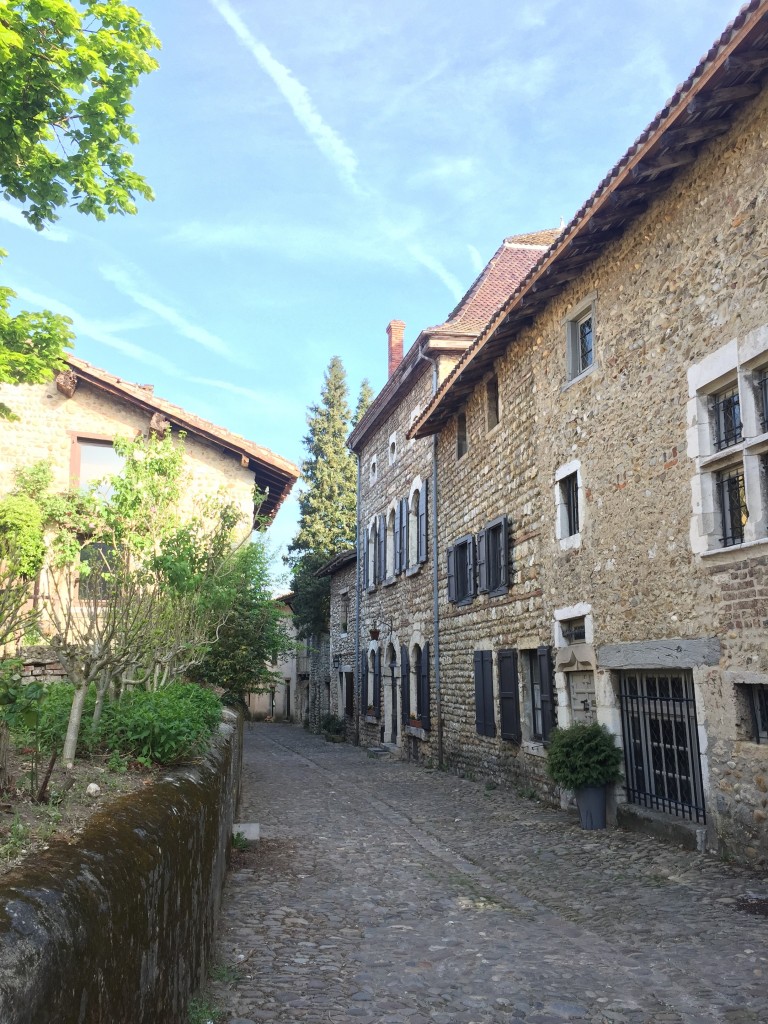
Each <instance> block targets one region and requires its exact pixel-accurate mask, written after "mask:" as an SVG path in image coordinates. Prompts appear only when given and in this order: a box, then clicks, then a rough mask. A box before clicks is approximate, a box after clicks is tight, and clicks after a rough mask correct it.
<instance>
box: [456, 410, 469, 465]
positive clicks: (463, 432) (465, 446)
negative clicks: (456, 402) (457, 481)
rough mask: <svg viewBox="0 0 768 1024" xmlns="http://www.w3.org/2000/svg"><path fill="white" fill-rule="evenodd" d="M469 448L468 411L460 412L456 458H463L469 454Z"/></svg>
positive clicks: (457, 423)
mask: <svg viewBox="0 0 768 1024" xmlns="http://www.w3.org/2000/svg"><path fill="white" fill-rule="evenodd" d="M468 450H469V443H468V441H467V414H466V412H460V413H459V414H458V416H457V417H456V458H457V459H461V458H462V457H463V456H464V455H466V454H467V451H468Z"/></svg>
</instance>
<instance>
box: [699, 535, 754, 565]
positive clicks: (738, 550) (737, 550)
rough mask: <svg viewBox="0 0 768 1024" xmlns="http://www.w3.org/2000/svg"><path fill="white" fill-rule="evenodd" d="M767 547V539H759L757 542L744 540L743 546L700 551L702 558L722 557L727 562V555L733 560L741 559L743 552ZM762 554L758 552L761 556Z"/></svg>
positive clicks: (735, 545) (731, 545)
mask: <svg viewBox="0 0 768 1024" xmlns="http://www.w3.org/2000/svg"><path fill="white" fill-rule="evenodd" d="M766 546H768V537H759V538H758V539H757V540H745V541H744V543H743V544H730V545H729V546H728V547H727V548H710V549H709V551H702V552H701V557H702V558H717V557H718V556H719V557H722V558H723V560H724V561H727V560H728V555H731V556H734V560H736V559H738V558H740V557H743V556H744V554H745V552H746V553H751V552H752V551H753V550H754V549H755V548H758V549H759V548H764V547H766ZM762 553H763V552H760V554H762Z"/></svg>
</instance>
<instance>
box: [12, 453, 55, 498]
mask: <svg viewBox="0 0 768 1024" xmlns="http://www.w3.org/2000/svg"><path fill="white" fill-rule="evenodd" d="M13 476H14V481H15V482H14V488H13V493H14V494H25V495H26V496H27V497H28V498H32V499H33V500H34V501H38V502H39V501H41V500H42V499H43V497H44V495H46V494H47V493H48V489H49V488H50V486H51V483H52V482H53V470H52V469H51V464H50V462H48V461H47V460H45V459H42V460H41V461H39V462H33V463H31V464H30V465H29V466H17V467H16V470H15V471H14V474H13Z"/></svg>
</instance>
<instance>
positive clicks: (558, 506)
mask: <svg viewBox="0 0 768 1024" xmlns="http://www.w3.org/2000/svg"><path fill="white" fill-rule="evenodd" d="M574 473H575V474H576V496H577V501H578V514H579V531H578V533H571V534H569V533H568V507H567V505H566V503H565V501H564V500H563V488H562V482H563V480H565V479H566V477H569V476H573V474H574ZM585 506H586V502H585V500H584V485H583V482H582V479H581V462H580V460H579V459H574V460H573V461H572V462H566V463H565V464H564V465H562V466H558V468H557V469H556V470H555V539H556V540H557V542H558V543H559V545H560V547H561V548H562V549H563V551H568V550H570V549H572V548H579V547H581V538H582V533H583V532H584V519H585V513H586V507H585Z"/></svg>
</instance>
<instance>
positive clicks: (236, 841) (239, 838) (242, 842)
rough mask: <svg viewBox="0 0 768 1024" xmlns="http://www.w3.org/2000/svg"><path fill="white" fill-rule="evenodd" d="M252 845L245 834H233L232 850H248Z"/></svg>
mask: <svg viewBox="0 0 768 1024" xmlns="http://www.w3.org/2000/svg"><path fill="white" fill-rule="evenodd" d="M250 845H251V844H250V843H249V842H248V840H247V839H246V837H245V833H244V832H234V833H233V834H232V849H233V850H247V849H248V847H249V846H250Z"/></svg>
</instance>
